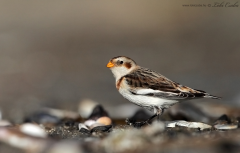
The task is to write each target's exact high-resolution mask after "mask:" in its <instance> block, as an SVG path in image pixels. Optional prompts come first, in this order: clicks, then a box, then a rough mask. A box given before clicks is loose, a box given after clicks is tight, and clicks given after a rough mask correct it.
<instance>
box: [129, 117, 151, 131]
mask: <svg viewBox="0 0 240 153" xmlns="http://www.w3.org/2000/svg"><path fill="white" fill-rule="evenodd" d="M126 123H127V125H130V126H133V127H135V128H138V129H139V128H141V127H142V126H144V125H146V124H149V123H148V121H142V122H134V121H130V120H129V119H128V118H127V119H126Z"/></svg>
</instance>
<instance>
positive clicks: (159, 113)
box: [126, 107, 163, 128]
mask: <svg viewBox="0 0 240 153" xmlns="http://www.w3.org/2000/svg"><path fill="white" fill-rule="evenodd" d="M154 112H155V114H154V115H153V116H151V117H150V118H149V119H147V120H146V121H143V122H131V121H129V119H128V118H127V119H126V123H127V124H128V125H132V126H134V127H136V128H141V127H142V126H143V125H145V124H149V122H150V121H151V120H152V119H154V118H155V117H157V116H160V115H162V113H163V109H162V108H158V107H155V109H154Z"/></svg>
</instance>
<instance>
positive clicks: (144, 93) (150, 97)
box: [107, 56, 219, 124]
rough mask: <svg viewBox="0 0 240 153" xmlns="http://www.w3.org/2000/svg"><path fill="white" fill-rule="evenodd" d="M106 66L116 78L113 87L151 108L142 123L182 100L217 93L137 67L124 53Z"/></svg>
mask: <svg viewBox="0 0 240 153" xmlns="http://www.w3.org/2000/svg"><path fill="white" fill-rule="evenodd" d="M107 67H108V68H110V70H111V71H112V73H113V75H114V77H115V79H116V88H117V90H118V91H119V92H120V94H121V95H122V96H123V97H124V98H126V99H128V100H129V101H130V102H132V103H134V104H136V105H138V106H141V107H143V108H146V109H148V110H150V111H153V112H154V115H153V116H152V117H151V118H149V119H148V120H147V121H145V122H143V123H142V124H146V123H148V122H149V121H150V120H152V119H153V118H155V117H156V116H159V115H161V114H162V113H163V111H164V109H167V108H169V107H170V106H172V105H174V104H176V103H178V102H181V101H183V100H189V99H196V98H212V99H219V97H216V96H213V95H210V94H208V93H206V92H205V91H202V90H196V89H192V88H189V87H187V86H183V85H181V84H179V83H177V82H174V81H171V80H170V79H168V78H166V77H164V76H163V75H161V74H159V73H157V72H155V71H152V70H150V69H147V68H143V67H140V66H138V65H137V64H136V62H135V61H134V60H132V59H131V58H129V57H125V56H118V57H114V58H112V59H111V60H110V61H109V63H108V64H107Z"/></svg>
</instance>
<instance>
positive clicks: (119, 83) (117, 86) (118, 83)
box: [116, 77, 123, 90]
mask: <svg viewBox="0 0 240 153" xmlns="http://www.w3.org/2000/svg"><path fill="white" fill-rule="evenodd" d="M122 80H123V77H121V78H120V79H119V80H118V81H117V84H116V88H117V90H119V88H120V86H121V82H122Z"/></svg>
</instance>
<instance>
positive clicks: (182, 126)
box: [0, 102, 240, 153]
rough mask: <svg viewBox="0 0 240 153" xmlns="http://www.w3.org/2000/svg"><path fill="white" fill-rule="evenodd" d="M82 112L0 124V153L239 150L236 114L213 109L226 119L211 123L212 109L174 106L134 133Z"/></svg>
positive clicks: (100, 114)
mask: <svg viewBox="0 0 240 153" xmlns="http://www.w3.org/2000/svg"><path fill="white" fill-rule="evenodd" d="M91 103H92V102H91ZM87 106H90V107H89V108H88V112H87V113H84V117H82V116H81V115H79V114H78V113H76V112H71V111H65V110H57V109H50V108H44V109H40V110H39V112H36V113H34V114H32V115H30V116H27V117H26V118H25V122H26V123H22V124H20V125H15V124H10V122H9V121H7V120H0V123H1V122H3V123H6V122H8V123H9V124H0V125H1V126H0V142H1V143H0V152H3V151H4V152H6V151H7V152H9V153H11V152H12V153H13V152H23V153H24V152H26V153H65V152H68V153H84V152H92V153H99V152H103V153H112V152H116V153H129V152H130V153H131V152H144V153H145V152H151V153H155V152H169V153H175V152H183V153H185V152H186V153H190V152H191V153H192V152H193V153H200V152H206V153H225V152H236V153H237V152H239V150H240V141H239V139H240V128H239V120H240V118H239V117H240V115H238V113H237V111H240V109H239V108H234V109H233V108H230V107H226V106H223V105H218V110H220V108H221V109H222V110H223V112H222V113H226V114H221V115H219V116H218V117H215V116H216V114H217V113H221V112H218V111H216V112H215V111H214V109H212V110H213V111H211V112H209V113H205V112H204V109H199V108H198V107H199V106H196V105H191V104H189V105H187V104H184V105H178V107H173V108H170V109H169V111H167V112H166V113H165V114H164V115H163V116H161V121H160V120H159V121H158V120H154V121H153V122H152V123H151V124H149V125H145V126H143V127H141V128H140V129H136V128H134V127H132V126H129V125H127V124H126V123H125V122H124V121H125V119H112V118H111V117H110V116H109V115H108V113H107V112H106V110H105V109H104V108H103V107H102V106H101V105H99V104H96V105H95V104H93V103H92V104H91V105H88V104H86V103H85V104H84V105H80V107H82V108H79V111H81V110H83V109H84V108H83V107H87ZM206 106H207V107H208V109H210V108H211V106H210V105H206ZM213 106H214V105H213ZM171 109H172V110H171ZM215 109H216V108H215ZM232 110H234V111H235V112H234V111H232ZM79 113H80V112H79ZM80 114H81V113H80ZM146 115H148V114H146V113H145V112H144V111H137V112H136V113H135V115H133V116H132V117H131V118H132V119H135V120H140V119H142V118H144V116H146ZM204 120H205V121H206V122H203V121H204Z"/></svg>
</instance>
